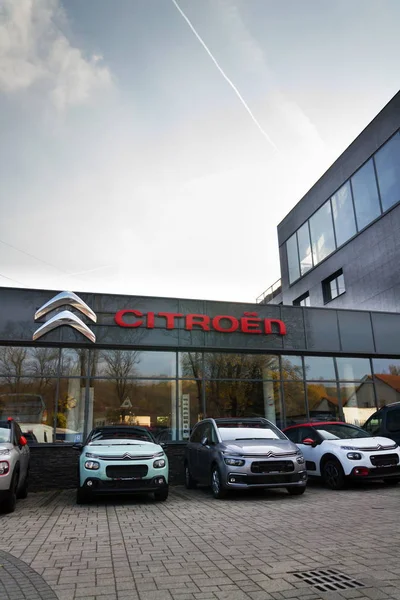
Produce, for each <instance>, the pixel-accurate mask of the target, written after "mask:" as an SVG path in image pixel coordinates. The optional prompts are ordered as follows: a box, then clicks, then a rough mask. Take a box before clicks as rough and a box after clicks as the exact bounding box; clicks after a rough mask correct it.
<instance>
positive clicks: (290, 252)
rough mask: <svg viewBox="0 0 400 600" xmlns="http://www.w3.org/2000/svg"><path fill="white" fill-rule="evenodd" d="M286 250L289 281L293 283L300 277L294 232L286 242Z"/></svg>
mask: <svg viewBox="0 0 400 600" xmlns="http://www.w3.org/2000/svg"><path fill="white" fill-rule="evenodd" d="M286 252H287V259H288V270H289V283H293V281H296V279H298V278H299V277H300V267H299V255H298V251H297V238H296V234H295V233H294V234H293V235H292V237H290V238H289V239H288V241H287V242H286Z"/></svg>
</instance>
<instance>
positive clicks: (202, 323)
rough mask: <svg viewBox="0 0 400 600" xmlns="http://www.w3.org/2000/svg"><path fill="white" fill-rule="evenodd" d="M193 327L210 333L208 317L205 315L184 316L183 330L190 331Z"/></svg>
mask: <svg viewBox="0 0 400 600" xmlns="http://www.w3.org/2000/svg"><path fill="white" fill-rule="evenodd" d="M193 327H200V328H201V329H202V330H203V331H210V317H207V315H186V323H185V329H187V330H188V331H192V329H193Z"/></svg>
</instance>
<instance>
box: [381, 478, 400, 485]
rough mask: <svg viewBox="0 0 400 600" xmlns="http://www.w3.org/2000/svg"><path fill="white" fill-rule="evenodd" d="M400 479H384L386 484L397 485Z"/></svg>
mask: <svg viewBox="0 0 400 600" xmlns="http://www.w3.org/2000/svg"><path fill="white" fill-rule="evenodd" d="M399 481H400V479H384V480H383V483H384V484H385V485H389V486H390V485H397V484H398V483H399Z"/></svg>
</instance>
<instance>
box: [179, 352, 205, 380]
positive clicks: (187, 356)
mask: <svg viewBox="0 0 400 600" xmlns="http://www.w3.org/2000/svg"><path fill="white" fill-rule="evenodd" d="M178 368H179V377H187V378H188V379H198V378H201V377H202V376H203V353H202V352H179V366H178Z"/></svg>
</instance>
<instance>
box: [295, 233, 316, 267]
mask: <svg viewBox="0 0 400 600" xmlns="http://www.w3.org/2000/svg"><path fill="white" fill-rule="evenodd" d="M297 241H298V244H299V256H300V271H301V275H304V273H307V271H309V270H310V269H311V267H312V266H313V264H312V254H311V242H310V232H309V229H308V222H307V223H304V225H302V226H301V227H300V229H299V230H298V231H297Z"/></svg>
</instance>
